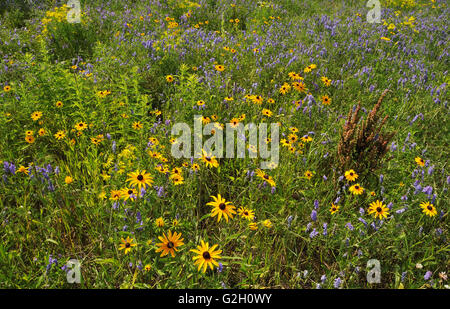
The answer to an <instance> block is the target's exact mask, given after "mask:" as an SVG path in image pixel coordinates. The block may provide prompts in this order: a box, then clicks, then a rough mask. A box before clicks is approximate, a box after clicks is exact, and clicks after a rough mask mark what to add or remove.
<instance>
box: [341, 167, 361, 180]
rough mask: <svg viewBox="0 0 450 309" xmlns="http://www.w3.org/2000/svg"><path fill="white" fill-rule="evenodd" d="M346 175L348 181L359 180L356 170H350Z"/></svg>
mask: <svg viewBox="0 0 450 309" xmlns="http://www.w3.org/2000/svg"><path fill="white" fill-rule="evenodd" d="M344 175H345V179H347V180H348V181H355V180H356V179H357V178H358V174H356V172H355V171H354V170H348V171H346V172H345V174H344Z"/></svg>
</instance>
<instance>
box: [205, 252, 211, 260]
mask: <svg viewBox="0 0 450 309" xmlns="http://www.w3.org/2000/svg"><path fill="white" fill-rule="evenodd" d="M203 258H204V259H205V260H209V259H210V258H211V255H210V254H209V252H208V251H205V252H203Z"/></svg>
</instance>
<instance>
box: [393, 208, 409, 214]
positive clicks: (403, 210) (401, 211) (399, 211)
mask: <svg viewBox="0 0 450 309" xmlns="http://www.w3.org/2000/svg"><path fill="white" fill-rule="evenodd" d="M407 209H408V208H407V207H404V208H401V209H399V210H397V211H395V213H397V214H402V213H404V212H405V211H406V210H407Z"/></svg>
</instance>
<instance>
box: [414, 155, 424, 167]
mask: <svg viewBox="0 0 450 309" xmlns="http://www.w3.org/2000/svg"><path fill="white" fill-rule="evenodd" d="M414 161H416V163H417V165H419V166H422V167H423V166H425V160H424V159H422V158H421V157H416V158H415V159H414Z"/></svg>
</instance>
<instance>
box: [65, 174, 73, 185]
mask: <svg viewBox="0 0 450 309" xmlns="http://www.w3.org/2000/svg"><path fill="white" fill-rule="evenodd" d="M64 182H65V183H66V184H68V185H70V184H71V183H72V182H73V178H72V176H66V178H64Z"/></svg>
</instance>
